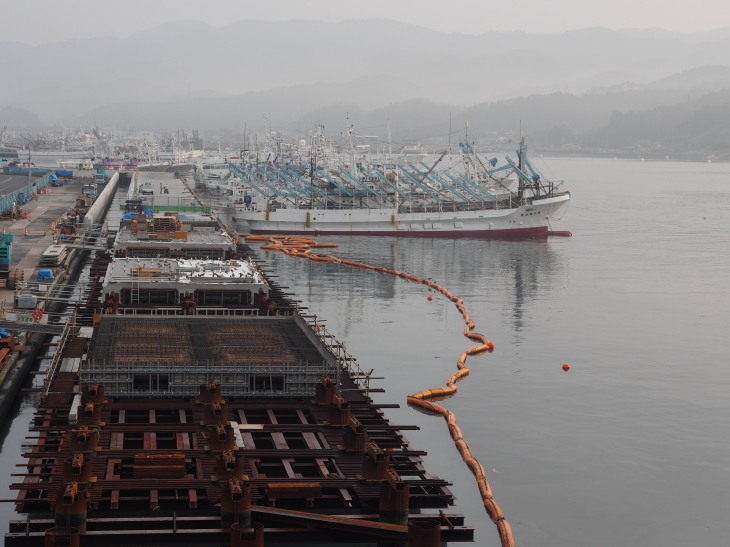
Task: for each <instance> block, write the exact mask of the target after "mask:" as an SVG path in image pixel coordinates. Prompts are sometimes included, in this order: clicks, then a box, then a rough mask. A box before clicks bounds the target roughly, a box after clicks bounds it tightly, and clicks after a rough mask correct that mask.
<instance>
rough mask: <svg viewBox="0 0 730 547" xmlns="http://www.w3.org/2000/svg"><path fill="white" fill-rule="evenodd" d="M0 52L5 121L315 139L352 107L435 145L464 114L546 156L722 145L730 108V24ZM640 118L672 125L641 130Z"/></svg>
mask: <svg viewBox="0 0 730 547" xmlns="http://www.w3.org/2000/svg"><path fill="white" fill-rule="evenodd" d="M0 45H1V47H2V51H3V52H4V54H5V57H6V59H9V60H10V62H9V63H7V65H6V78H4V80H5V82H4V83H5V85H3V86H0V126H2V125H8V126H13V125H14V124H15V125H18V124H20V125H22V124H23V123H24V124H25V125H26V127H28V128H30V127H32V126H33V125H34V124H39V125H51V124H56V125H64V126H78V125H99V126H116V127H120V128H138V129H142V128H144V129H157V130H163V129H172V128H181V127H185V128H196V129H200V130H202V131H208V130H210V131H214V130H219V129H220V128H228V129H231V130H240V131H243V127H244V126H247V127H249V128H251V127H261V126H263V124H264V122H263V120H264V117H266V119H267V120H268V122H267V123H270V124H271V126H272V127H273V128H275V129H278V130H288V131H292V132H306V131H308V130H309V129H310V128H311V125H312V124H313V123H314V121H316V120H325V121H326V122H327V123H329V124H330V126H338V127H342V128H344V122H343V115H344V112H351V113H352V116H353V119H354V121H355V122H356V123H357V124H358V125H359V126H360V127H363V128H373V129H374V130H377V131H378V132H379V133H380V134H381V135H383V134H384V132H385V126H386V123H387V122H388V121H390V125H391V128H392V132H393V136H394V138H401V139H418V138H423V139H428V138H439V136H441V135H445V134H447V133H448V131H449V126H450V121H449V120H450V119H453V120H454V122H453V123H454V126H457V125H460V124H462V123H463V121H464V120H466V119H468V120H469V122H470V124H471V125H472V127H474V131H475V132H476V133H475V135H481V136H482V137H484V138H487V137H488V136H494V137H498V136H500V135H503V134H505V133H509V132H512V133H514V132H515V131H519V127H520V122H522V124H523V129H525V130H526V131H527V132H528V134H530V133H531V134H532V135H531V138H532V137H533V136H534V138H536V139H537V140H538V142H539V143H540V145H542V146H552V147H558V148H559V147H567V148H571V147H583V146H590V147H601V146H624V147H632V146H634V147H635V146H644V145H646V146H657V145H659V147H660V148H661V146H664V145H665V143H662V142H658V141H656V139H657V138H659V139H661V138H662V136H663V135H666V132H667V130H668V129H671V131H670V132H674V131H675V129H676V131H677V132H679V131H680V130H682V131H685V132H689V133H688V134H687V139H685V140H686V143H687V146H690V145H691V146H694V144H692V143H693V142H694V140H696V141H697V142H699V141H702V142H703V143H704V144H703V145H702V146H703V147H707V146H713V138H714V137H721V135H715V136H714V137H713V138H709V139H708V138H707V135H702V136H700V135H697V134H696V133H698V132H702V124H701V123H697V121H696V120H697V119H702V116H701V115H700V114H698V112H699V110H701V109H707V108H712V109H713V112H714V113H715V116H720V118H721V119H723V118H722V117H723V116H727V114H726V112H728V111H730V109H728V104H727V93H723V90H726V89H728V88H730V54H728V53H727V52H728V51H730V29H723V30H718V31H713V32H704V33H693V34H680V33H674V32H668V31H661V30H657V29H650V30H630V31H629V30H626V31H612V30H607V29H603V28H592V29H584V30H579V31H570V32H565V33H561V34H526V33H522V32H510V33H497V32H490V33H486V34H482V35H479V36H474V35H465V34H464V35H462V34H454V33H440V32H436V31H432V30H428V29H424V28H420V27H415V26H411V25H408V24H403V23H397V22H393V21H381V20H371V21H357V22H355V21H353V22H343V23H324V22H314V21H306V22H304V21H300V22H255V21H246V22H239V23H233V24H231V25H228V26H225V27H212V26H209V25H207V24H205V23H200V22H192V21H187V22H176V23H169V24H165V25H162V26H159V27H156V28H154V29H151V30H147V31H145V32H141V33H138V34H135V35H132V36H130V37H128V38H126V39H112V38H108V39H84V38H83V37H77V38H73V39H66V38H65V37H63V36H59V41H58V42H56V43H53V44H47V45H41V46H29V45H25V44H20V43H17V42H0ZM638 112H641V113H642V115H641V118H642V119H643V120H644V123H654V122H652V120H655V118H661V119H662V122H663V123H662V128H663V129H662V130H660V131H655V132H652V131H651V130H650V128H646V129H647V131H643V130H642V131H639V128H636V127H635V128H633V129H631V128H630V127H629V126H630V125H632V124H627V123H625V122H626V121H627V120H628V119H631V118H632V117H634V118H635V117H636V113H638ZM652 112H653V113H654V114H652ZM631 113H634V115H632V114H631ZM34 116H36V117H37V118H36V119H34ZM698 116H699V118H698ZM693 119H694V120H695V121H694V122H692V120H693ZM655 121H657V122H658V119H657V120H655ZM667 123H674V124H675V125H674V126H672V127H671V128H668V127H667ZM609 134H610V135H611V137H610V138H609V137H608V135H609ZM693 135H694V136H693ZM673 142H674V143H675V146H676V143H677V140H676V135H675V136H674V137H673ZM642 143H643V144H642ZM708 143H709V144H708ZM728 144H730V143H727V142H725V143H724V144H723V146H726V147H727V145H728ZM718 148H720V146H718Z"/></svg>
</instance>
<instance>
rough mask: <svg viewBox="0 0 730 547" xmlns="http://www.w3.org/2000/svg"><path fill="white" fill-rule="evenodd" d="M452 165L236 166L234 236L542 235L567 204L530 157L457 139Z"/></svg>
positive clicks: (521, 151) (567, 197) (565, 197)
mask: <svg viewBox="0 0 730 547" xmlns="http://www.w3.org/2000/svg"><path fill="white" fill-rule="evenodd" d="M461 147H462V154H461V164H460V167H459V169H454V168H452V167H447V168H441V169H437V166H438V164H439V163H440V162H441V160H442V159H443V158H444V156H445V155H446V153H444V154H442V155H441V156H440V157H439V158H438V159H437V160H436V161H435V162H434V163H433V164H432V165H430V166H429V165H428V164H426V163H424V162H419V164H417V165H413V164H408V163H399V164H390V165H388V164H373V165H369V166H367V167H366V166H363V165H362V164H359V165H358V168H357V169H355V170H348V169H345V168H328V169H317V168H314V167H311V168H306V167H304V166H301V165H293V164H288V165H277V164H274V163H270V164H262V165H242V166H238V165H236V166H233V167H232V168H231V169H232V170H233V171H234V172H235V173H237V174H238V175H239V177H241V179H243V181H244V184H245V185H246V186H247V187H248V188H250V194H248V193H247V194H246V195H244V196H243V197H242V198H241V197H239V199H237V200H236V201H237V202H238V203H234V205H233V207H234V213H233V214H234V218H235V220H236V226H237V228H238V230H239V232H248V233H266V234H313V235H326V234H333V235H334V234H350V235H387V236H420V237H434V236H443V237H494V238H523V237H539V236H545V235H548V234H549V233H555V234H557V235H569V233H567V232H552V231H551V227H550V222H551V221H552V220H554V219H556V218H558V216H559V215H560V214H561V212H562V211H563V210H564V209H565V208H566V207H567V205H568V203H569V201H570V193H569V192H568V191H567V190H565V189H564V188H563V182H562V181H557V182H556V181H548V180H545V179H543V177H542V176H541V175H540V174H539V172H538V171H537V170H536V169H535V167H534V166H533V165H532V164H531V163H530V162H529V161H528V160H527V148H526V146H525V145H524V141H522V142H521V143H520V148H519V150H518V151H517V161H513V160H511V159H510V158H505V159H506V163H505V164H504V165H503V166H501V167H500V166H497V160H496V159H492V160H490V161H489V162H486V163H485V162H482V161H481V160H480V159H479V158H478V157H477V155H476V154H475V153H474V151H473V149H472V148H471V146H469V145H468V144H462V145H461Z"/></svg>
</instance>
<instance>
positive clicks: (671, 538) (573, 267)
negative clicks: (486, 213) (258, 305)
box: [0, 158, 730, 547]
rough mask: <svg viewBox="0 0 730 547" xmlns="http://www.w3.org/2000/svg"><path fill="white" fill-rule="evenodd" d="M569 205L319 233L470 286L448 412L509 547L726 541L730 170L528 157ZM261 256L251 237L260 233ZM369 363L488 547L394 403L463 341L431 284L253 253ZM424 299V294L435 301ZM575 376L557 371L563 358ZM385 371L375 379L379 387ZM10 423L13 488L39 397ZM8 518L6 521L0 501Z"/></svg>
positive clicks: (463, 478)
mask: <svg viewBox="0 0 730 547" xmlns="http://www.w3.org/2000/svg"><path fill="white" fill-rule="evenodd" d="M535 160H536V161H535V163H536V164H538V165H539V166H540V167H541V168H543V170H544V172H545V174H546V175H547V176H548V178H556V177H559V178H564V179H565V180H566V185H567V187H568V188H569V189H570V190H571V191H572V200H571V205H570V208H569V209H568V210H567V212H566V213H565V216H564V218H563V219H562V220H561V221H560V222H558V223H555V224H554V225H553V229H554V230H570V231H572V232H573V234H574V235H573V237H572V238H563V237H553V238H550V239H548V240H546V241H542V240H540V241H518V242H512V241H487V240H474V239H459V240H457V239H407V238H382V237H344V236H342V237H328V238H321V240H322V241H328V242H335V243H338V244H339V245H340V247H339V248H337V249H334V250H332V252H333V254H335V255H336V256H338V257H340V258H347V259H351V260H357V261H361V262H366V263H370V264H374V265H378V266H384V267H386V268H391V269H395V270H398V271H406V272H408V273H410V274H413V275H415V276H419V277H423V278H431V279H433V280H434V281H436V282H438V283H440V284H441V285H443V286H445V287H446V288H447V289H448V290H449V291H451V292H452V293H454V294H456V295H458V296H460V297H462V298H463V299H464V304H465V306H466V307H467V309H468V311H469V313H470V315H471V317H472V319H473V320H474V322H475V323H476V328H475V331H476V332H479V333H483V334H484V335H486V336H487V338H488V339H490V340H492V341H494V343H495V345H496V349H495V351H494V353H492V354H485V355H482V356H479V357H470V358H469V361H468V362H467V366H468V367H469V368H470V369H471V374H470V375H469V376H468V377H467V378H466V379H464V380H463V381H462V382H461V383H460V384H459V391H458V393H457V395H456V396H455V397H453V398H451V399H448V400H446V401H443V402H442V403H440V404H443V405H444V406H445V407H446V408H448V409H449V410H451V411H453V412H454V413H455V414H456V416H457V421H458V424H459V426H460V427H461V430H462V431H463V434H464V439H465V440H466V441H467V443H468V444H469V446H470V448H471V452H472V454H473V455H474V457H476V458H477V459H478V460H479V461H480V462H481V464H482V465H483V466H484V468H485V470H486V471H487V478H488V480H489V483H490V484H491V486H492V489H493V493H494V498H495V500H496V501H497V503H498V504H499V505H500V506H501V508H502V510H503V511H504V514H505V516H506V518H507V520H508V521H509V522H510V524H511V526H512V528H513V531H514V536H515V540H516V544H517V545H518V546H521V547H550V546H556V547H557V546H560V547H566V546H568V547H583V546H606V547H608V546H615V545H641V546H643V547H654V546H656V547H659V546H661V547H665V546H668V545H672V546H674V545H676V546H685V545H702V546H704V547H712V546H718V547H720V546H725V545H727V543H728V539H727V538H728V537H730V524H728V522H727V518H726V513H727V509H728V507H730V421H729V420H728V418H730V398H728V393H729V392H730V370H729V369H728V367H727V365H726V362H725V353H726V352H725V351H723V350H722V347H723V344H724V339H725V336H724V335H725V331H726V330H727V327H728V325H730V290H729V288H728V286H729V284H730V273H728V269H727V261H728V257H729V256H730V231H728V221H730V165H727V164H711V163H679V162H672V161H669V160H667V161H661V162H642V161H627V160H612V159H586V158H560V159H556V158H552V159H551V158H535ZM253 247H254V248H256V245H253ZM257 253H258V254H259V256H260V257H261V258H263V259H264V260H265V261H266V262H267V264H268V266H269V268H270V269H272V270H274V271H275V273H276V275H277V276H278V277H277V281H278V282H279V283H280V284H281V285H284V286H287V287H289V292H292V293H294V294H295V297H294V298H296V299H298V300H301V305H302V306H305V307H307V308H308V309H307V312H306V313H308V314H310V315H315V314H316V315H317V317H318V318H319V319H322V320H324V324H325V325H326V329H327V332H329V333H331V334H333V335H334V336H335V337H336V338H338V339H339V340H340V341H341V342H343V343H344V344H345V345H346V346H347V349H348V350H349V352H350V353H352V354H353V355H355V356H356V357H357V358H358V360H359V362H360V364H361V366H362V367H363V368H364V369H365V370H366V371H370V370H371V369H372V370H373V372H372V378H373V380H372V385H373V386H376V387H383V388H385V393H375V394H373V398H374V399H375V400H376V401H377V402H382V403H392V402H397V403H400V404H401V407H400V408H398V409H386V410H385V412H386V415H387V416H388V417H389V418H390V420H391V422H392V423H393V424H395V425H409V424H415V425H418V426H419V427H420V430H418V431H406V432H405V434H406V437H407V438H408V439H409V440H410V441H411V443H412V446H413V448H415V449H421V450H425V451H427V452H428V455H427V456H426V457H425V466H426V469H427V471H429V472H430V473H433V474H436V475H438V476H440V477H442V478H445V479H447V480H449V481H450V482H452V483H453V486H452V488H451V489H452V491H453V493H454V494H455V496H456V501H457V505H456V510H457V512H462V513H464V514H465V515H466V516H467V524H468V525H471V526H474V527H476V528H477V531H476V541H475V544H478V545H485V546H497V545H499V537H498V534H497V531H496V528H495V526H494V524H492V522H491V521H490V520H489V517H488V516H487V514H486V512H485V511H484V509H483V508H482V503H481V498H480V497H479V493H478V490H477V488H476V484H475V482H474V480H473V476H472V474H471V472H470V471H469V469H468V468H467V467H466V466H465V465H464V464H463V462H462V460H461V458H460V457H459V453H458V452H457V450H456V448H455V447H454V445H453V442H452V441H451V438H450V436H449V433H448V429H447V428H446V423H445V421H444V420H443V419H442V418H441V417H433V416H429V415H426V414H422V413H420V412H418V411H416V410H414V409H412V408H409V407H408V406H407V405H406V403H405V398H406V396H407V395H409V394H412V393H415V392H417V391H421V390H424V389H430V388H435V387H442V386H443V385H444V382H445V381H446V379H447V378H448V377H449V376H451V375H452V374H453V373H454V372H455V371H456V361H457V359H458V358H459V355H460V354H461V352H463V351H464V350H465V349H466V348H468V347H471V346H473V345H474V343H473V342H470V341H469V340H468V339H466V338H464V336H463V326H464V325H463V320H462V317H461V315H460V314H459V312H458V311H457V310H456V308H455V307H454V305H453V304H452V303H451V302H449V301H448V300H446V299H445V298H443V297H442V296H441V295H440V294H438V293H433V292H429V290H428V288H427V287H426V286H424V285H417V284H414V283H411V282H408V281H404V280H403V279H397V278H393V277H390V276H388V275H384V274H382V273H377V272H373V271H366V270H358V269H352V268H348V267H346V266H342V265H337V264H334V263H326V264H322V263H314V262H310V261H306V260H302V259H298V258H294V257H290V256H286V255H283V254H280V253H277V252H265V251H258V250H257ZM428 296H432V297H433V298H432V300H429V299H428ZM564 363H568V364H569V365H570V370H569V371H568V372H564V371H563V370H562V368H563V364H564ZM380 378H382V379H380ZM18 406H19V411H18V413H17V414H16V415H15V416H14V417H13V419H12V420H8V422H7V423H6V424H5V426H4V429H3V435H4V436H3V438H2V449H1V453H0V455H1V456H2V457H0V473H2V477H3V480H2V483H1V484H0V489H2V491H3V493H2V494H0V497H2V498H5V499H8V498H11V497H14V496H15V492H11V491H9V490H8V489H7V487H6V484H7V483H9V482H19V480H20V479H19V478H17V477H16V478H13V477H11V476H10V474H11V473H15V472H18V471H17V468H16V467H15V466H16V464H20V463H22V462H23V459H22V457H21V453H22V448H21V444H22V443H24V442H26V441H25V439H24V437H25V436H26V435H27V430H28V424H29V422H30V419H31V417H32V405H31V402H30V400H29V398H28V397H26V398H23V399H22V401H21V402H20V403H19V405H18ZM0 510H1V511H2V513H1V515H0V516H2V519H3V526H4V529H5V530H6V531H7V521H8V520H10V519H11V518H16V516H15V514H14V513H13V511H12V504H11V503H4V504H3V505H2V507H0Z"/></svg>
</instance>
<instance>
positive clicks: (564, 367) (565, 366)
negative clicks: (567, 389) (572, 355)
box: [563, 363, 570, 372]
mask: <svg viewBox="0 0 730 547" xmlns="http://www.w3.org/2000/svg"><path fill="white" fill-rule="evenodd" d="M563 370H564V371H565V372H568V371H569V370H570V365H569V364H568V363H563Z"/></svg>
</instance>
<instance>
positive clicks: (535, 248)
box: [258, 236, 567, 334]
mask: <svg viewBox="0 0 730 547" xmlns="http://www.w3.org/2000/svg"><path fill="white" fill-rule="evenodd" d="M321 240H322V241H327V242H334V243H338V244H339V245H340V247H339V248H338V249H334V250H333V252H332V254H334V255H335V256H337V257H339V258H342V259H349V260H356V261H360V262H365V263H368V264H373V265H377V266H384V267H386V268H389V269H394V270H398V271H406V272H408V273H410V274H412V275H416V276H419V277H423V278H430V279H433V280H434V281H436V282H438V283H441V284H443V285H444V286H445V287H446V288H448V289H449V290H450V291H452V292H453V293H455V294H457V295H459V296H461V297H462V298H464V300H465V301H466V304H467V306H468V307H469V308H470V309H478V308H479V307H482V308H483V307H484V305H485V304H487V303H489V302H493V301H494V299H492V298H491V297H490V295H493V294H495V293H496V292H498V293H500V296H499V300H500V301H504V302H505V303H506V305H507V306H508V309H507V310H505V311H504V312H503V314H504V315H506V316H508V317H509V318H510V320H511V324H510V326H511V327H512V328H513V329H514V330H515V331H516V333H517V334H519V333H521V332H522V331H523V330H524V329H525V327H526V323H527V318H526V314H528V312H529V308H530V306H531V305H532V303H533V302H535V301H536V300H541V299H546V298H547V297H548V296H549V295H550V293H551V292H552V291H553V289H554V288H555V287H556V286H564V285H565V278H566V272H567V265H566V257H565V256H564V255H563V253H562V252H561V251H560V250H555V249H554V248H553V246H552V244H551V242H550V241H545V240H535V241H515V242H509V241H482V240H473V239H410V238H390V237H334V236H332V237H327V238H321ZM258 253H259V255H260V256H261V257H262V258H264V259H265V260H266V261H267V262H268V263H269V264H270V265H271V267H272V269H274V270H275V271H276V272H277V275H278V276H279V282H280V283H281V284H283V285H285V286H287V287H289V289H290V290H291V292H293V293H294V294H295V295H296V298H298V299H301V300H302V301H303V305H305V306H308V307H311V308H316V309H325V308H326V307H327V306H328V305H331V304H332V303H333V302H338V303H339V305H340V308H339V309H340V313H338V316H339V317H337V318H328V317H326V318H325V319H328V320H329V321H334V320H335V319H336V320H337V322H338V323H340V324H342V325H344V327H345V328H344V330H343V333H344V334H348V333H349V331H350V329H351V327H352V326H353V325H354V324H358V323H362V322H363V321H364V320H365V318H364V316H363V314H364V313H365V310H366V309H367V308H366V307H365V306H363V300H367V299H374V300H375V301H377V302H381V303H390V304H397V303H398V302H399V301H402V300H404V299H406V298H408V297H409V296H410V295H412V294H413V292H414V287H415V285H414V284H413V283H409V282H406V281H403V280H402V279H398V278H395V277H393V276H390V275H385V274H382V273H377V272H373V271H369V270H360V269H353V268H350V267H347V266H343V265H339V264H334V263H325V264H322V263H313V262H310V261H307V260H302V259H298V258H294V257H289V256H285V255H283V254H280V253H277V252H269V253H266V252H263V251H258ZM417 290H418V291H419V292H420V294H423V292H424V291H425V290H426V289H425V288H424V287H418V289H417ZM506 295H509V297H508V298H507V299H504V296H506ZM388 311H389V312H391V313H393V314H395V315H396V316H397V315H398V312H397V310H395V308H394V306H390V307H389V310H388Z"/></svg>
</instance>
